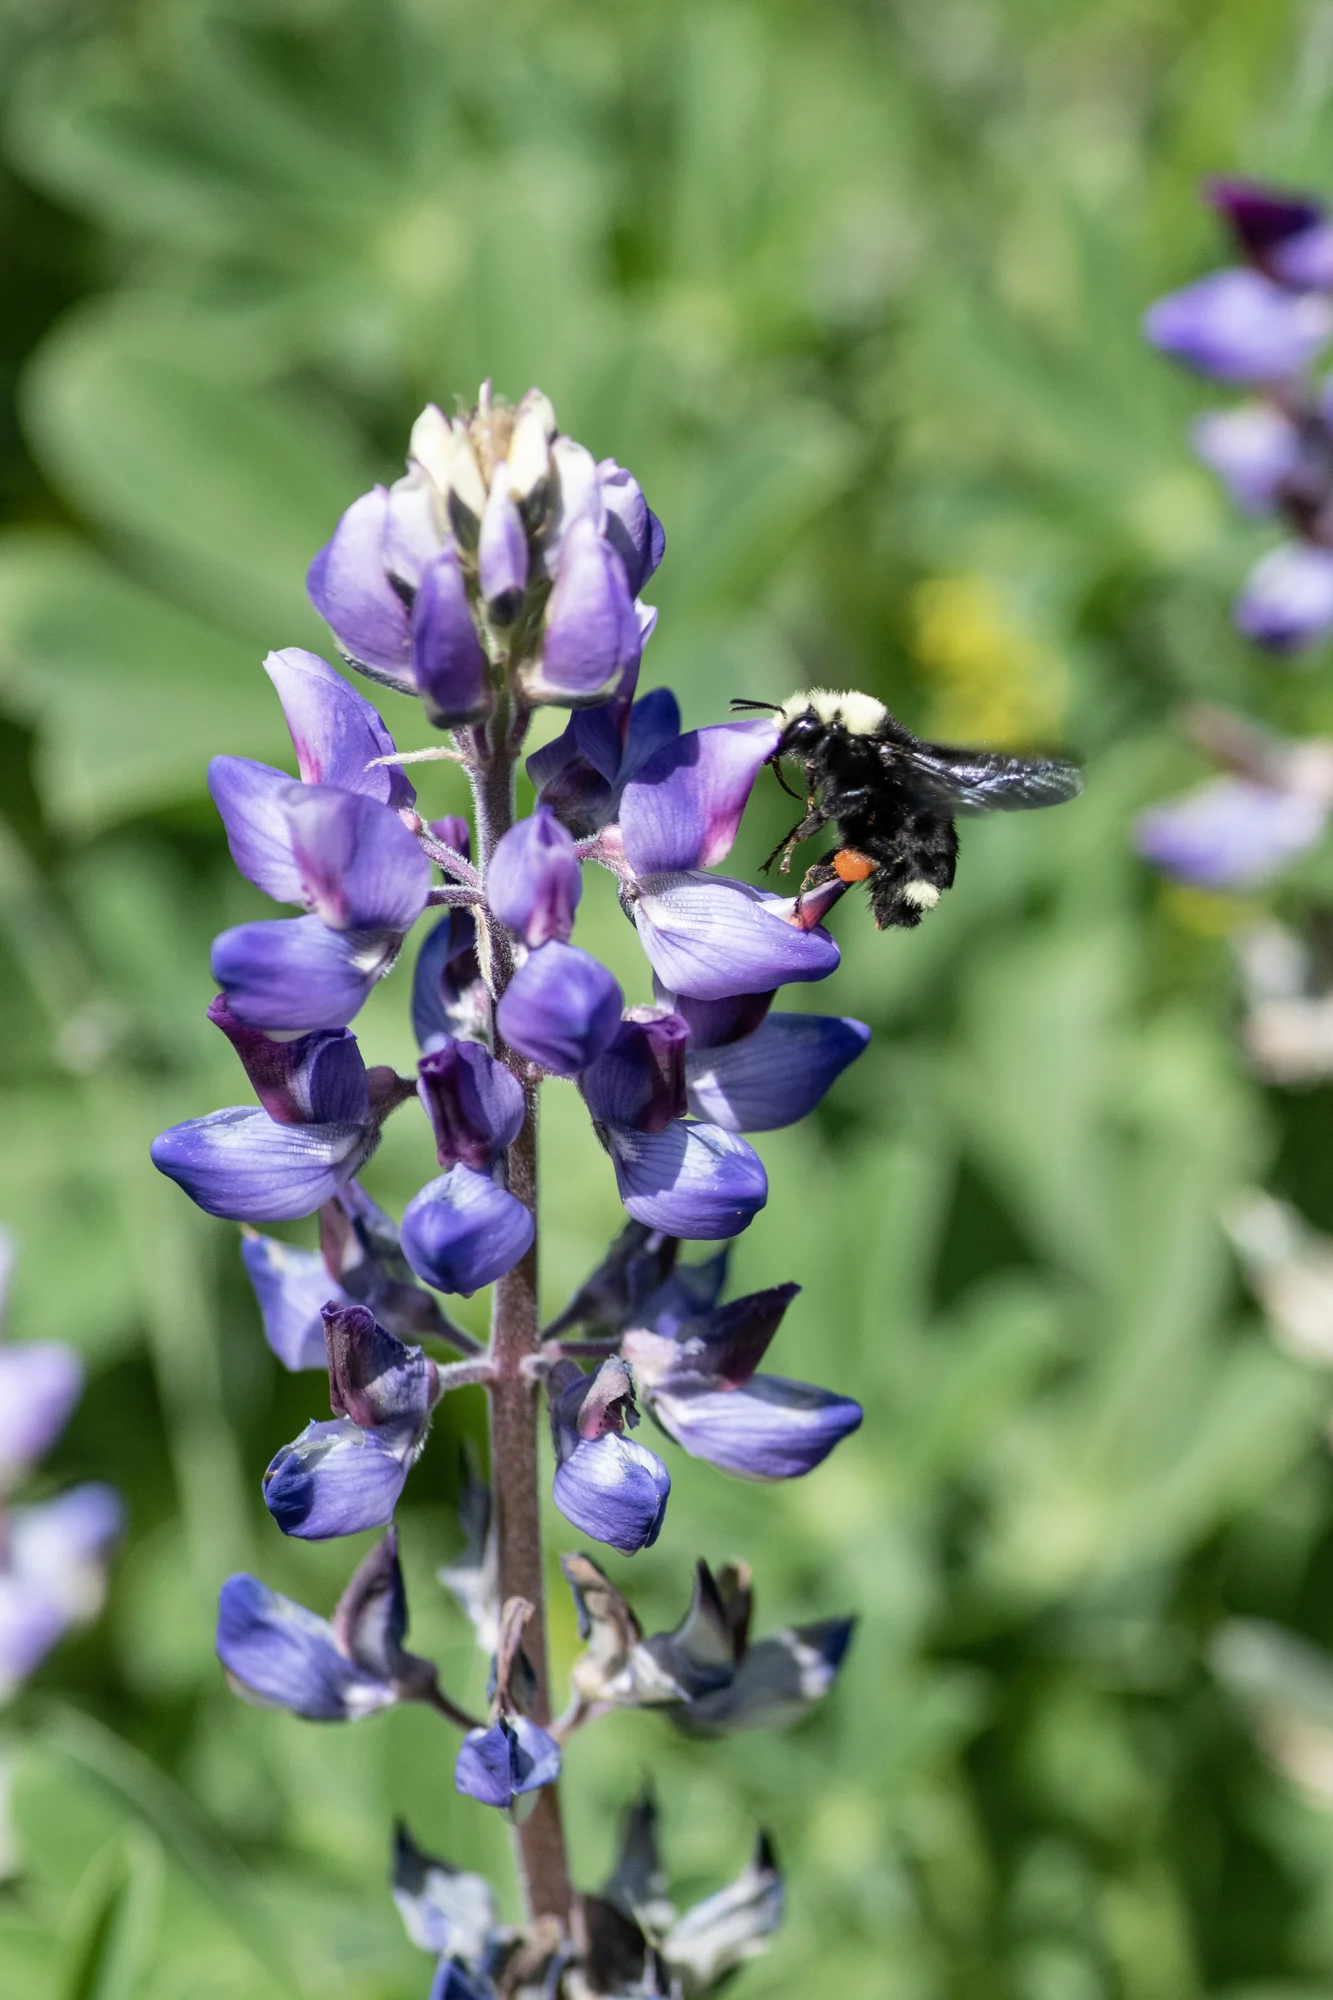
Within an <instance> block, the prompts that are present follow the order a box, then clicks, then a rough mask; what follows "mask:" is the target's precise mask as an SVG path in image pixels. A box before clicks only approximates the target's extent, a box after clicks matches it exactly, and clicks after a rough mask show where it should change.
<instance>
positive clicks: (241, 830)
mask: <svg viewBox="0 0 1333 2000" xmlns="http://www.w3.org/2000/svg"><path fill="white" fill-rule="evenodd" d="M291 782H292V778H291V773H290V772H289V771H276V770H274V768H273V766H272V765H271V764H256V763H255V762H253V760H252V759H251V758H249V757H214V758H213V760H212V762H211V763H210V764H209V767H208V789H209V791H210V793H211V794H212V798H213V803H214V805H215V806H216V807H217V809H218V812H219V814H220V815H221V818H222V824H223V826H224V827H225V828H226V829H227V845H228V847H229V848H230V849H231V858H232V860H233V861H234V862H235V863H236V866H237V867H238V868H239V869H240V871H241V873H242V875H244V876H245V878H246V880H247V882H253V883H254V885H255V887H256V889H262V890H263V892H264V894H265V895H266V896H272V897H273V899H274V901H275V902H278V903H301V902H304V900H305V896H304V892H303V891H302V888H301V876H300V871H299V870H298V868H297V866H296V859H295V856H294V855H293V853H292V830H291V827H290V826H289V825H288V823H287V815H286V813H285V811H284V810H283V799H284V797H285V796H286V793H287V790H288V788H289V787H290V785H291Z"/></svg>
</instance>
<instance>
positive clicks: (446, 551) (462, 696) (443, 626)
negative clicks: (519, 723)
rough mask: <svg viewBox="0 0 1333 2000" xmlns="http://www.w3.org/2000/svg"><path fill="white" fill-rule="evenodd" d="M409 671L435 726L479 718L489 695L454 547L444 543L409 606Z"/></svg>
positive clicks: (487, 708) (487, 709)
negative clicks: (410, 637)
mask: <svg viewBox="0 0 1333 2000" xmlns="http://www.w3.org/2000/svg"><path fill="white" fill-rule="evenodd" d="M412 670H413V674H414V676H415V679H416V685H417V688H418V690H419V691H420V694H421V698H422V700H423V701H424V703H425V704H426V713H427V715H428V716H429V717H430V719H431V721H432V722H433V723H434V724H435V726H436V728H437V729H452V728H453V727H454V725H455V724H457V723H468V722H480V721H481V720H482V719H483V718H484V717H485V716H486V715H488V714H489V712H490V708H491V704H492V700H493V696H492V693H491V687H490V682H489V679H488V678H487V671H486V655H485V653H484V651H483V650H482V644H481V640H480V639H479V638H478V636H477V628H476V625H475V623H474V622H473V617H472V608H471V606H470V605H469V603H468V595H467V585H466V583H465V582H464V580H463V571H462V569H461V567H460V565H459V561H458V551H457V549H456V548H455V547H454V545H453V543H452V542H447V543H446V544H445V546H444V547H443V548H442V549H441V550H440V553H439V554H438V555H437V556H436V557H435V559H434V561H433V562H431V563H430V564H429V565H428V566H427V568H426V570H425V573H424V574H423V576H422V579H421V588H420V589H419V590H418V592H417V595H416V602H415V603H414V605H413V607H412Z"/></svg>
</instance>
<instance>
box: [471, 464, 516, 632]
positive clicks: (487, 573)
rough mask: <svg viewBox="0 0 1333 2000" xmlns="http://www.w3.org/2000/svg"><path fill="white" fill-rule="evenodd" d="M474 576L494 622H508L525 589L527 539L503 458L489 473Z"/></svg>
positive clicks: (513, 617) (501, 623) (511, 619)
mask: <svg viewBox="0 0 1333 2000" xmlns="http://www.w3.org/2000/svg"><path fill="white" fill-rule="evenodd" d="M477 576H478V581H479V583H480V584H481V594H482V596H483V597H484V598H485V600H486V605H487V609H488V610H489V612H490V614H491V617H492V618H493V619H494V620H495V622H496V624H497V625H510V624H512V623H513V621H514V619H515V618H517V616H518V613H519V610H520V607H521V606H522V603H523V593H524V591H525V590H526V589H527V583H528V538H527V536H526V535H525V534H524V532H523V521H522V517H521V516H520V514H519V511H518V508H517V506H516V505H515V502H514V496H513V494H512V493H511V492H510V490H509V467H508V465H507V464H506V463H505V462H504V461H503V460H501V462H500V464H498V465H497V466H496V468H495V470H494V472H493V473H492V474H491V488H490V492H489V493H488V494H487V496H486V508H485V512H484V513H483V514H482V517H481V534H480V536H479V537H478V540H477Z"/></svg>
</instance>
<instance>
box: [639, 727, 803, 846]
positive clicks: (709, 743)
mask: <svg viewBox="0 0 1333 2000" xmlns="http://www.w3.org/2000/svg"><path fill="white" fill-rule="evenodd" d="M781 734H782V731H781V728H780V726H779V725H778V724H777V723H776V722H770V721H766V720H760V721H753V722H721V723H717V724H715V725H714V726H713V727H712V728H710V729H691V730H689V731H687V732H686V734H685V735H684V736H678V737H677V738H676V739H675V741H674V742H672V743H668V744H666V745H664V747H663V748H662V749H660V750H658V751H657V752H656V754H655V755H654V756H652V757H650V758H649V760H648V762H647V763H646V764H645V765H644V766H643V768H642V770H641V771H640V772H639V774H638V776H637V777H636V778H632V779H631V780H630V782H629V784H627V785H626V787H625V791H624V796H623V797H622V799H621V801H620V833H621V838H622V840H623V841H624V844H625V859H626V860H627V861H628V862H629V865H630V867H631V868H632V869H633V870H634V872H635V874H636V875H640V876H643V875H660V874H674V873H678V872H679V871H681V870H683V869H687V868H710V867H712V866H713V864H714V863H715V862H718V861H722V860H724V859H725V858H726V856H727V855H728V854H730V852H731V843H732V842H733V840H734V839H735V838H736V829H737V827H738V826H739V825H740V823H741V814H742V813H743V812H744V811H745V806H746V801H747V800H748V799H749V796H750V793H751V791H752V790H753V788H754V781H755V779H756V778H757V777H758V775H759V772H760V771H761V770H762V768H763V766H764V765H765V763H767V761H768V759H769V758H770V757H771V756H772V755H773V752H774V751H775V750H776V748H777V745H778V739H779V737H780V736H781Z"/></svg>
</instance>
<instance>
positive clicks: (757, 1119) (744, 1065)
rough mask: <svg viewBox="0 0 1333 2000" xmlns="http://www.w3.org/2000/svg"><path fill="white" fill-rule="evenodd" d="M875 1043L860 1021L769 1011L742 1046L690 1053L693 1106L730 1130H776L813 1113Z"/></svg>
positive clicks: (687, 1062) (689, 1085) (688, 1067)
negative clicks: (844, 1074)
mask: <svg viewBox="0 0 1333 2000" xmlns="http://www.w3.org/2000/svg"><path fill="white" fill-rule="evenodd" d="M869 1040H870V1030H869V1028H867V1027H866V1026H865V1025H864V1023H863V1022H861V1021H852V1020H848V1019H846V1018H842V1019H839V1018H838V1017H837V1016H835V1015H829V1014H770V1015H769V1016H768V1018H767V1020H765V1021H764V1023H763V1025H762V1026H761V1027H759V1028H757V1029H756V1030H755V1032H754V1033H753V1034H752V1035H748V1036H747V1037H746V1038H745V1039H744V1040H743V1041H736V1042H730V1043H728V1044H727V1045H726V1046H725V1047H724V1048H720V1049H700V1050H699V1051H698V1052H697V1053H696V1052H695V1051H694V1050H693V1049H691V1050H689V1051H688V1052H687V1054H686V1057H685V1077H686V1084H687V1088H688V1095H689V1108H690V1111H691V1112H692V1113H693V1115H694V1116H695V1117H696V1118H703V1119H706V1120H708V1121H709V1122H710V1123H712V1124H714V1125H720V1126H722V1127H723V1129H724V1130H725V1131H728V1132H773V1131H776V1130H777V1129H778V1128H779V1127H780V1126H782V1125H794V1124H795V1123H796V1122H797V1120H798V1119H800V1118H804V1117H805V1116H806V1114H807V1112H810V1111H813V1110H814V1108H815V1106H816V1105H817V1104H818V1102H819V1100H820V1098H821V1097H823V1095H824V1093H825V1091H826V1090H828V1089H829V1088H830V1086H831V1085H832V1084H833V1083H835V1082H836V1081H837V1079H838V1077H840V1076H841V1075H842V1072H843V1071H844V1070H845V1069H846V1067H847V1065H848V1064H849V1063H852V1062H855V1060H856V1058H857V1057H858V1056H859V1055H861V1054H862V1053H863V1051H864V1049H865V1047H866V1044H867V1043H868V1042H869Z"/></svg>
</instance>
